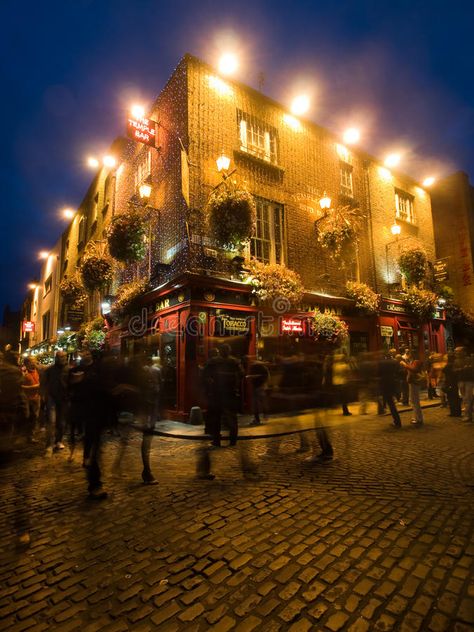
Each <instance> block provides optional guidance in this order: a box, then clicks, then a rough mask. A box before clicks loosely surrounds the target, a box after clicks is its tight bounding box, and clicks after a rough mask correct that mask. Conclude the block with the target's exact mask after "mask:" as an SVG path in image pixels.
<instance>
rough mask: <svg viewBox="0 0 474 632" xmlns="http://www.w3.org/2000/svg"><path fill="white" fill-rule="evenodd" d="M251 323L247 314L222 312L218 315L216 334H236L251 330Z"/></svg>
mask: <svg viewBox="0 0 474 632" xmlns="http://www.w3.org/2000/svg"><path fill="white" fill-rule="evenodd" d="M249 329H250V323H249V320H248V318H247V317H245V316H231V315H230V314H220V315H218V316H216V320H215V332H214V334H215V335H216V336H236V335H239V334H246V333H248V332H249Z"/></svg>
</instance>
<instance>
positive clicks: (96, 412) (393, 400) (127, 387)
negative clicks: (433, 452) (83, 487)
mask: <svg viewBox="0 0 474 632" xmlns="http://www.w3.org/2000/svg"><path fill="white" fill-rule="evenodd" d="M19 360H20V358H19V355H18V354H17V353H15V352H13V351H12V350H11V349H5V351H4V352H3V353H2V354H1V355H0V432H1V434H0V438H1V441H2V445H1V446H0V447H1V449H3V450H5V449H10V448H11V447H13V444H14V441H15V440H17V439H19V438H20V439H21V440H22V441H26V442H29V443H31V444H37V443H41V444H42V446H41V447H43V448H44V450H45V454H46V455H51V454H52V453H53V452H59V451H62V450H64V449H65V447H66V445H65V443H67V445H68V448H69V458H70V459H72V458H73V455H74V452H75V450H76V447H77V445H78V443H79V442H81V443H82V450H83V466H84V467H85V468H86V471H87V481H88V493H89V496H90V498H92V499H99V500H100V499H103V498H106V496H107V493H106V492H105V491H104V490H103V488H102V480H101V471H100V451H101V443H102V436H103V433H104V430H105V429H107V428H108V429H112V431H113V432H116V433H117V434H119V436H120V442H121V446H122V449H121V450H120V451H119V454H118V456H117V459H118V460H117V463H118V465H119V462H120V454H122V453H123V449H124V447H125V446H126V443H127V440H128V434H127V432H126V430H125V428H126V426H120V427H121V430H120V431H118V427H119V419H120V418H121V415H123V414H124V413H128V415H129V418H130V416H133V419H134V422H135V425H134V428H135V429H137V428H138V429H139V430H140V432H141V433H142V444H141V455H142V462H143V471H142V479H143V482H144V483H146V484H154V483H156V480H155V478H154V476H153V474H152V471H151V466H150V448H151V440H152V437H153V431H154V429H155V423H156V422H157V421H158V420H159V419H160V415H161V409H162V406H161V402H162V401H164V399H165V398H164V397H163V395H164V394H163V392H162V390H163V386H162V383H161V379H160V368H159V366H157V365H156V364H155V363H154V361H153V358H151V357H150V356H148V355H147V354H145V353H140V354H137V355H135V356H134V357H132V358H130V359H128V360H124V359H121V358H120V357H119V356H118V355H115V354H113V353H104V354H101V355H97V356H95V355H93V354H92V353H91V351H90V350H88V349H84V350H83V351H82V352H81V354H80V357H78V358H75V359H71V358H68V356H67V354H66V353H65V352H64V351H57V352H56V355H55V358H54V362H53V363H52V364H51V365H49V366H47V367H43V366H41V367H40V366H38V365H37V364H36V362H35V360H34V358H33V357H32V356H28V357H25V358H24V359H23V363H22V365H21V366H20V361H19ZM200 368H201V371H200V377H199V380H200V392H201V400H200V401H199V402H196V403H197V404H199V405H200V406H201V407H202V408H203V409H204V410H205V432H206V434H207V435H209V438H210V446H207V445H206V446H204V447H203V448H202V449H200V451H199V454H198V459H197V476H198V477H199V478H202V479H208V480H210V479H212V478H214V475H213V474H212V473H211V458H210V454H211V452H212V449H214V448H219V447H221V444H222V440H223V435H222V428H223V427H225V428H226V429H227V430H228V441H229V446H235V445H236V443H237V440H238V429H239V424H238V415H239V413H241V412H242V410H243V407H242V402H243V400H245V401H247V402H248V403H249V404H250V407H251V409H252V412H253V419H252V421H251V425H253V426H259V425H261V424H262V418H263V421H265V419H266V417H267V416H268V414H270V413H279V414H280V415H281V414H283V415H291V414H294V413H297V412H298V411H301V410H308V409H310V410H314V420H315V424H314V427H315V433H314V441H313V444H314V446H319V449H320V453H319V454H318V453H316V451H315V453H314V454H313V455H312V456H311V457H310V460H311V461H312V462H318V461H329V460H331V459H332V458H333V447H332V445H331V442H330V440H329V436H328V434H327V431H326V429H325V427H324V423H321V411H327V410H328V409H330V408H332V409H334V408H337V407H341V409H342V410H341V412H342V415H345V416H348V415H351V414H352V413H351V411H350V410H349V404H350V403H353V402H358V408H359V410H358V412H359V414H361V415H364V414H367V412H368V407H369V405H373V404H376V406H377V411H378V413H379V414H383V413H384V412H385V410H386V409H387V408H388V410H389V412H390V414H391V417H392V421H393V424H394V426H395V427H397V428H399V427H400V426H401V417H400V412H399V408H398V407H397V403H399V404H402V405H407V404H408V403H409V402H411V405H412V409H413V419H412V423H413V424H415V425H417V426H421V425H422V424H423V422H424V419H423V412H422V408H421V404H420V391H421V390H424V389H426V390H427V394H428V397H429V398H439V399H440V403H441V406H445V407H447V408H449V415H450V416H452V417H461V416H462V413H463V411H464V418H465V420H466V421H471V422H472V420H473V406H474V355H472V354H469V353H467V352H466V350H465V349H464V348H457V349H456V350H455V351H454V352H453V353H448V354H447V355H446V356H442V355H440V354H431V355H430V356H429V357H428V359H427V360H426V361H425V362H422V361H421V360H419V359H417V358H416V357H415V356H414V355H413V354H412V353H411V352H410V351H409V350H401V351H400V352H397V351H396V350H395V349H392V350H389V351H387V352H375V353H362V354H360V355H359V356H358V357H357V358H353V357H351V356H349V355H348V354H347V353H346V352H345V351H343V350H337V351H332V352H328V351H327V350H326V352H324V353H320V354H319V355H312V356H311V357H304V356H303V355H295V356H291V357H285V358H280V359H278V360H277V361H276V362H274V363H273V364H272V365H271V366H270V365H269V364H268V363H265V362H263V361H262V360H258V359H256V358H249V357H247V358H245V359H244V362H241V361H240V360H238V359H237V358H235V357H233V356H232V353H231V348H230V346H229V345H228V344H222V345H220V347H219V348H213V349H211V350H210V353H209V358H208V361H207V362H206V363H205V365H203V366H202V367H200ZM301 437H302V438H301V446H300V447H301V451H306V448H307V444H308V442H307V438H306V437H303V434H302V435H301ZM242 467H243V469H244V472H245V473H246V474H249V475H253V474H255V472H256V468H255V465H253V464H252V463H251V461H250V460H249V459H248V458H243V460H242Z"/></svg>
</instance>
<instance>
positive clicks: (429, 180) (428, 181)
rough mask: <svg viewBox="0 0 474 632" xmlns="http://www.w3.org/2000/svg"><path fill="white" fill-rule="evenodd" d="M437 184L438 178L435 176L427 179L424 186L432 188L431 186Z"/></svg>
mask: <svg viewBox="0 0 474 632" xmlns="http://www.w3.org/2000/svg"><path fill="white" fill-rule="evenodd" d="M435 182H436V178H434V177H433V176H429V177H428V178H425V179H424V180H423V186H424V187H430V186H431V185H433V184H434V183H435Z"/></svg>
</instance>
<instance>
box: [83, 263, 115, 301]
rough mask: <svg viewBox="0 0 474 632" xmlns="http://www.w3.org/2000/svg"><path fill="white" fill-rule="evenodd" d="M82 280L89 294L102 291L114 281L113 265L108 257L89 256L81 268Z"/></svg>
mask: <svg viewBox="0 0 474 632" xmlns="http://www.w3.org/2000/svg"><path fill="white" fill-rule="evenodd" d="M81 278H82V282H83V283H84V287H85V288H86V290H89V292H93V291H94V290H102V289H103V288H104V287H106V286H107V285H109V283H111V281H112V279H113V268H112V264H111V263H110V261H109V260H108V259H107V258H106V257H101V256H99V255H88V256H86V258H85V259H84V262H83V264H82V266H81Z"/></svg>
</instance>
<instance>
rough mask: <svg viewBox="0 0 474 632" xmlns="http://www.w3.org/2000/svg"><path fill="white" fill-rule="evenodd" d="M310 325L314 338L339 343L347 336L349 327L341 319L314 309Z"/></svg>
mask: <svg viewBox="0 0 474 632" xmlns="http://www.w3.org/2000/svg"><path fill="white" fill-rule="evenodd" d="M311 325H312V328H313V332H314V334H315V336H316V338H317V339H318V340H321V341H322V342H329V343H331V344H334V345H339V344H341V343H342V342H344V340H346V339H347V337H348V336H349V327H348V326H347V324H346V323H345V322H344V321H343V320H340V319H339V318H338V317H337V316H333V315H332V314H323V313H322V312H320V311H319V310H315V312H314V314H313V317H312V319H311Z"/></svg>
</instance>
